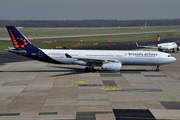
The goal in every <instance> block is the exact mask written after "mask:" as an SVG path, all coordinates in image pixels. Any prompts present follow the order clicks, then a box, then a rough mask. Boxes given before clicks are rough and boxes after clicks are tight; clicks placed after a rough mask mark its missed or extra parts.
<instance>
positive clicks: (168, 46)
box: [136, 34, 180, 52]
mask: <svg viewBox="0 0 180 120" xmlns="http://www.w3.org/2000/svg"><path fill="white" fill-rule="evenodd" d="M157 40H158V44H157V45H149V46H143V45H138V43H137V42H136V45H137V46H138V47H145V48H157V49H158V50H159V51H161V52H162V51H163V50H172V52H175V49H177V51H179V50H180V47H178V46H177V44H176V43H175V42H167V43H161V40H160V37H159V34H157Z"/></svg>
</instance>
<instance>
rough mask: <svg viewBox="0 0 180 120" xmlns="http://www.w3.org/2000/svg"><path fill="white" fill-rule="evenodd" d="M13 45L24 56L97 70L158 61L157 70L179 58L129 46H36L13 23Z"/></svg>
mask: <svg viewBox="0 0 180 120" xmlns="http://www.w3.org/2000/svg"><path fill="white" fill-rule="evenodd" d="M6 28H7V30H8V32H9V35H10V37H11V40H12V42H13V45H14V48H12V47H9V50H8V51H9V52H12V53H16V54H19V55H23V56H25V57H28V58H31V59H35V60H39V61H43V62H48V63H55V64H76V65H83V66H87V67H86V68H85V69H86V71H91V72H94V71H95V69H94V66H101V67H102V69H104V70H112V71H120V70H121V67H122V65H156V66H157V69H156V71H159V66H160V65H162V64H167V63H171V62H173V61H175V60H176V58H174V57H172V56H171V55H170V54H168V53H163V52H159V51H133V50H132V51H130V50H71V49H41V48H37V47H35V46H34V45H33V44H32V43H31V42H30V41H29V40H28V39H27V38H26V37H25V36H24V35H23V34H22V33H21V32H20V31H19V30H17V29H16V27H14V26H6Z"/></svg>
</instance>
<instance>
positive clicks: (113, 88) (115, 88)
mask: <svg viewBox="0 0 180 120" xmlns="http://www.w3.org/2000/svg"><path fill="white" fill-rule="evenodd" d="M100 89H101V90H106V91H108V90H122V89H121V88H117V87H111V88H100Z"/></svg>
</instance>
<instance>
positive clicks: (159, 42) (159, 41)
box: [157, 34, 161, 44]
mask: <svg viewBox="0 0 180 120" xmlns="http://www.w3.org/2000/svg"><path fill="white" fill-rule="evenodd" d="M157 40H158V44H161V39H160V36H159V34H157Z"/></svg>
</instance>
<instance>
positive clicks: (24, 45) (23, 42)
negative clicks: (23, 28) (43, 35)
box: [6, 26, 37, 49]
mask: <svg viewBox="0 0 180 120" xmlns="http://www.w3.org/2000/svg"><path fill="white" fill-rule="evenodd" d="M6 28H7V30H8V32H9V35H10V37H11V40H12V42H13V44H14V47H15V49H37V47H35V46H34V45H32V43H31V42H30V41H29V40H28V39H27V38H26V37H25V36H24V35H23V34H22V33H21V32H19V30H17V29H16V28H15V27H14V26H6Z"/></svg>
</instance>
